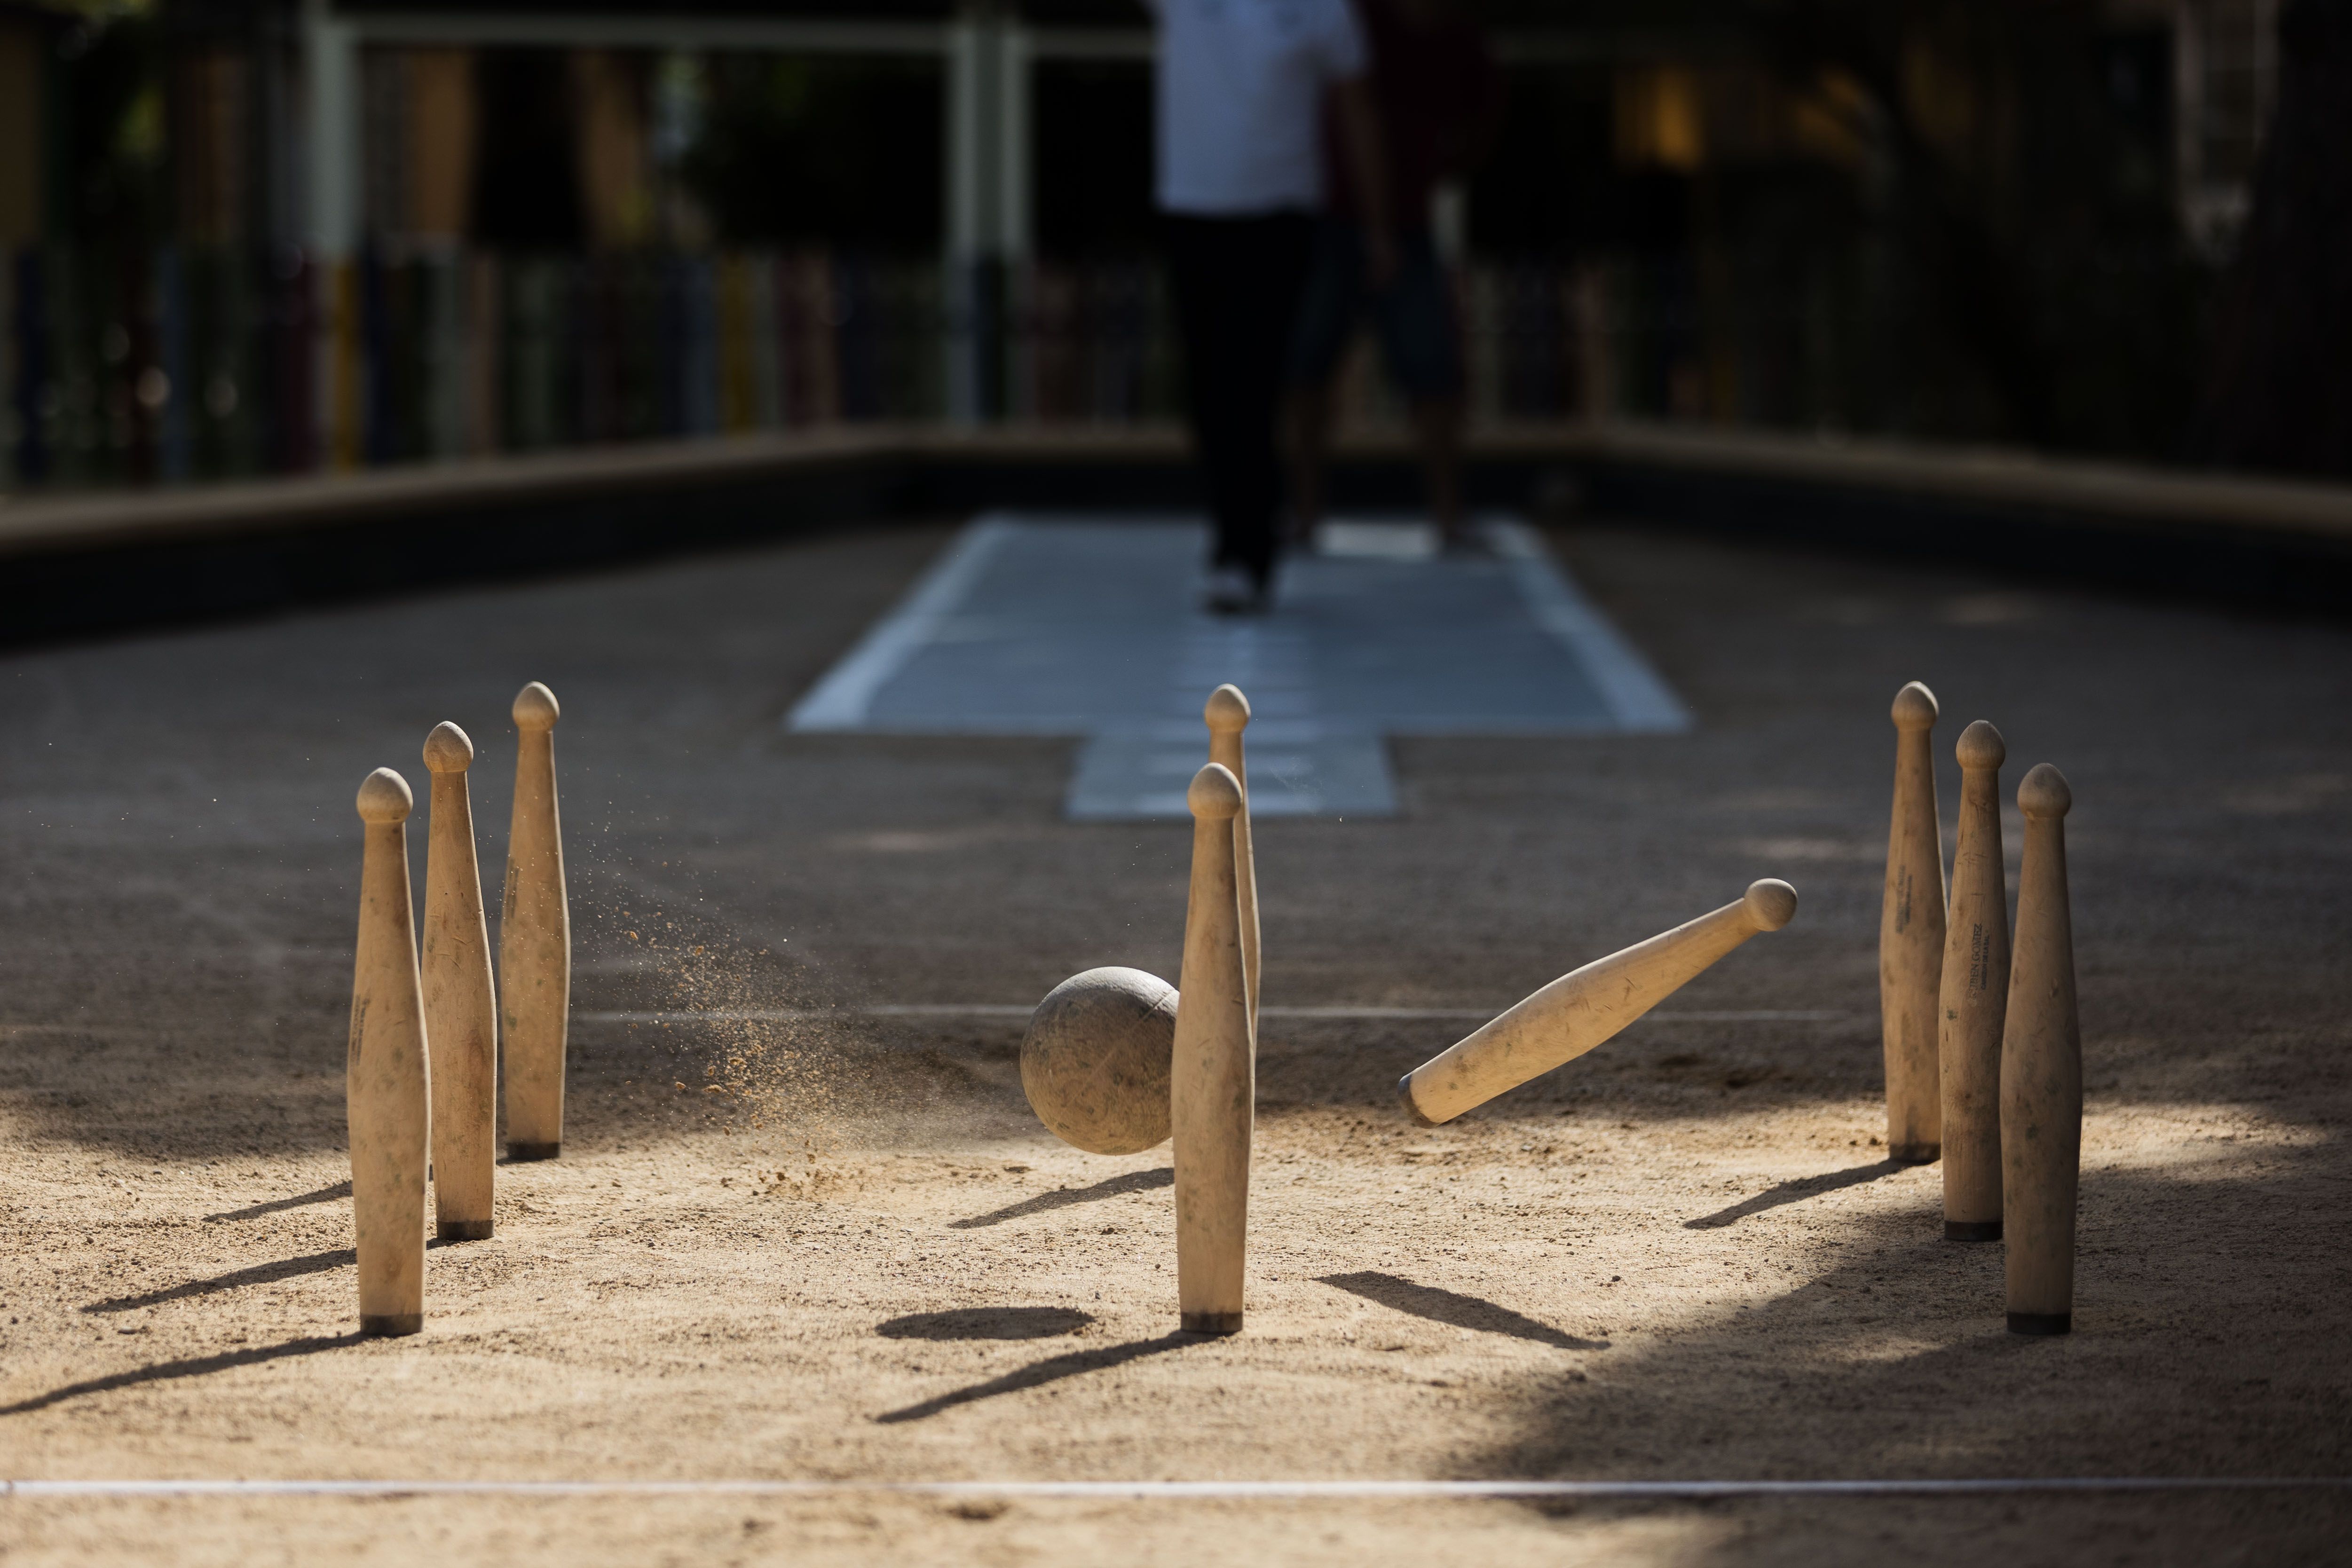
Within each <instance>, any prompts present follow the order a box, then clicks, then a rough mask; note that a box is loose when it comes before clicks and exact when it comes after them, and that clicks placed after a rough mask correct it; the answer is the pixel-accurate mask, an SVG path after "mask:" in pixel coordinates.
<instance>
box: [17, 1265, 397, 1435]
mask: <svg viewBox="0 0 2352 1568" xmlns="http://www.w3.org/2000/svg"><path fill="white" fill-rule="evenodd" d="M343 1256H344V1257H345V1258H346V1259H348V1258H349V1257H350V1256H351V1254H350V1253H349V1252H345V1253H344V1254H343ZM361 1340H362V1336H360V1335H359V1334H356V1333H342V1334H308V1335H305V1336H304V1337H302V1338H300V1339H289V1340H288V1341H286V1342H285V1343H282V1344H257V1345H253V1346H250V1347H248V1348H247V1349H244V1350H226V1351H222V1352H220V1353H219V1354H216V1355H198V1356H191V1357H189V1358H188V1359H186V1360H184V1361H165V1362H159V1363H157V1364H155V1365H153V1366H142V1367H136V1368H133V1369H132V1370H131V1371H129V1372H117V1373H113V1374H111V1375H108V1376H105V1377H91V1378H85V1379H84V1380H82V1381H81V1382H79V1383H68V1384H67V1385H65V1386H64V1387H62V1388H52V1389H50V1390H49V1391H48V1392H47V1394H36V1395H33V1396H30V1397H29V1398H25V1399H19V1400H17V1401H16V1403H15V1404H13V1405H0V1416H23V1415H27V1414H29V1413H30V1412H32V1411H35V1410H46V1409H47V1408H48V1407H49V1406H52V1405H62V1404H64V1403H65V1402H66V1401H67V1400H68V1399H79V1398H80V1397H81V1396H84V1395H86V1394H107V1393H111V1392H112V1391H113V1390H115V1389H117V1388H130V1387H132V1386H134V1385H138V1384H142V1383H166V1382H169V1381H171V1380H173V1379H174V1378H180V1377H203V1376H205V1375H209V1374H211V1373H215V1372H226V1371H228V1370H229V1369H230V1368H232V1367H238V1366H253V1365H257V1364H259V1363H262V1362H265V1361H283V1360H285V1359H286V1358H287V1357H288V1356H293V1355H315V1354H318V1353H319V1352H320V1351H322V1350H340V1349H341V1348H343V1347H344V1346H347V1345H355V1344H358V1343H361Z"/></svg>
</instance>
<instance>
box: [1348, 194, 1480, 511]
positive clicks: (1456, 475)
mask: <svg viewBox="0 0 2352 1568" xmlns="http://www.w3.org/2000/svg"><path fill="white" fill-rule="evenodd" d="M1372 314H1373V319H1374V321H1375V323H1376V325H1377V326H1378V328H1379V329H1380V337H1381V348H1382V350H1384V351H1385V353H1386V357H1387V359H1388V365H1389V373H1390V374H1391V376H1393V377H1395V378H1396V382H1397V384H1398V385H1399V386H1400V387H1402V389H1403V391H1404V393H1405V396H1406V398H1407V400H1408V401H1409V402H1410V403H1411V404H1412V422H1413V428H1414V432H1415V434H1418V436H1419V437H1420V443H1421V461H1422V473H1423V483H1424V484H1425V486H1427V499H1428V503H1429V510H1430V515H1431V516H1432V517H1434V518H1435V520H1436V522H1437V527H1438V530H1439V532H1440V533H1441V534H1442V535H1443V536H1444V539H1445V542H1446V543H1447V544H1448V545H1452V546H1460V545H1465V544H1467V543H1469V542H1470V522H1469V517H1468V516H1467V514H1466V513H1465V510H1464V507H1463V502H1462V416H1463V396H1462V379H1463V378H1462V342H1461V329H1460V326H1459V323H1458V322H1457V320H1456V319H1455V314H1454V301H1453V298H1452V295H1451V292H1450V291H1449V289H1448V288H1447V287H1446V280H1445V271H1444V265H1443V264H1442V263H1441V262H1440V261H1439V260H1438V256H1437V250H1436V247H1435V246H1434V245H1433V244H1432V243H1431V241H1430V239H1429V237H1428V236H1427V235H1415V236H1413V237H1412V238H1411V239H1409V240H1407V241H1406V243H1405V244H1404V245H1403V246H1402V248H1401V254H1400V256H1399V258H1398V269H1397V276H1396V278H1395V280H1394V281H1393V282H1391V284H1390V286H1389V287H1388V288H1387V289H1385V290H1383V291H1382V293H1381V296H1380V298H1377V299H1375V300H1374V301H1372Z"/></svg>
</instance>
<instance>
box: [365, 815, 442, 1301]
mask: <svg viewBox="0 0 2352 1568" xmlns="http://www.w3.org/2000/svg"><path fill="white" fill-rule="evenodd" d="M413 805H415V797H414V796H412V795H411V794H410V793H409V792H408V781H407V780H406V779H403V778H401V776H400V775H399V774H397V773H394V771H393V770H392V769H391V768H377V769H376V770H375V771H374V772H373V773H371V774H369V775H368V776H367V779H366V780H365V782H363V783H362V784H361V785H360V796H359V811H360V820H361V821H364V822H365V823H366V824H367V830H366V831H367V847H366V850H365V852H364V854H363V856H362V860H361V862H360V931H359V944H358V948H359V950H358V955H357V956H356V958H355V959H354V960H353V963H352V1038H351V1046H350V1051H349V1053H348V1055H347V1056H346V1058H345V1061H344V1068H343V1092H344V1095H345V1104H346V1112H347V1114H348V1117H349V1120H350V1124H351V1140H352V1228H353V1230H354V1231H355V1232H356V1239H357V1245H358V1249H359V1275H360V1333H367V1334H408V1333H416V1332H417V1331H418V1330H419V1329H421V1328H423V1327H424V1326H425V1162H426V1160H427V1159H428V1158H430V1157H431V1144H432V1119H433V1117H432V1095H431V1088H430V1083H429V1078H430V1069H429V1068H428V1067H427V1065H426V1060H425V996H424V992H423V990H422V989H421V988H420V987H419V985H418V983H417V976H416V928H415V916H414V914H413V912H412V910H411V908H410V905H409V902H408V832H407V829H406V828H405V827H404V826H403V824H404V823H405V822H406V821H407V820H408V812H409V809H410V808H411V807H412V806H413Z"/></svg>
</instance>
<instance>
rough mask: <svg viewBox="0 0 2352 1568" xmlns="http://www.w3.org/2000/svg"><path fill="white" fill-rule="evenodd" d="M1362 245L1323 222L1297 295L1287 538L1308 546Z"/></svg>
mask: <svg viewBox="0 0 2352 1568" xmlns="http://www.w3.org/2000/svg"><path fill="white" fill-rule="evenodd" d="M1362 295H1363V246H1362V245H1361V244H1360V242H1359V241H1358V239H1357V237H1356V234H1355V230H1354V227H1353V225H1349V224H1348V223H1347V222H1346V221H1344V220H1342V219H1338V218H1326V219H1324V220H1323V221H1322V223H1320V224H1319V225H1317V228H1316V235H1315V249H1314V256H1313V258H1312V260H1311V261H1310V262H1309V263H1308V266H1307V282H1306V285H1305V287H1303V288H1302V289H1301V290H1300V293H1299V300H1298V326H1297V330H1296V331H1295V332H1293V333H1292V334H1291V340H1290V365H1289V378H1290V394H1289V407H1288V410H1287V419H1286V426H1287V434H1288V435H1289V455H1290V505H1289V507H1288V509H1287V515H1288V517H1289V520H1290V528H1289V538H1290V539H1291V540H1292V541H1293V542H1294V543H1297V544H1301V545H1305V544H1308V543H1311V542H1312V540H1313V538H1314V537H1315V525H1316V524H1318V523H1319V522H1321V521H1322V520H1323V475H1324V470H1325V467H1326V465H1327V464H1328V461H1329V451H1330V444H1331V383H1332V380H1333V378H1334V377H1335V376H1336V375H1337V374H1338V372H1339V361H1340V359H1341V358H1342V357H1343V356H1344V355H1345V354H1346V353H1347V350H1348V339H1349V335H1350V334H1351V333H1352V332H1353V331H1354V330H1355V326H1356V319H1357V317H1358V316H1359V314H1360V312H1361V309H1362Z"/></svg>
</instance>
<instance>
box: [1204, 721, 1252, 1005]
mask: <svg viewBox="0 0 2352 1568" xmlns="http://www.w3.org/2000/svg"><path fill="white" fill-rule="evenodd" d="M1201 716H1202V718H1204V719H1206V720H1207V721H1208V725H1209V760H1210V761H1212V762H1214V763H1218V764H1221V765H1222V766H1223V768H1225V770H1226V771H1227V772H1229V773H1231V774H1232V775H1233V776H1234V779H1235V781H1237V782H1238V783H1239V784H1240V785H1241V787H1242V809H1241V810H1240V811H1239V812H1237V813H1236V814H1235V815H1234V883H1235V885H1236V886H1238V887H1239V889H1240V890H1241V910H1242V967H1243V968H1244V971H1245V972H1246V973H1247V975H1248V977H1249V1014H1250V1029H1251V1030H1252V1031H1253V1032H1255V1030H1256V1029H1257V1001H1258V997H1257V983H1258V925H1257V850H1256V847H1255V843H1254V842H1253V841H1252V838H1251V834H1250V808H1249V768H1247V766H1246V765H1244V762H1243V760H1242V731H1243V730H1244V729H1247V728H1248V727H1249V721H1250V705H1249V698H1247V697H1245V696H1244V695H1242V689H1241V687H1239V686H1237V685H1234V684H1233V683H1232V682H1230V681H1228V682H1226V683H1225V684H1224V685H1222V686H1219V687H1218V688H1217V689H1216V690H1215V691H1213V692H1211V693H1210V694H1209V705H1208V706H1207V707H1206V708H1204V709H1203V710H1202V715H1201Z"/></svg>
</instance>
